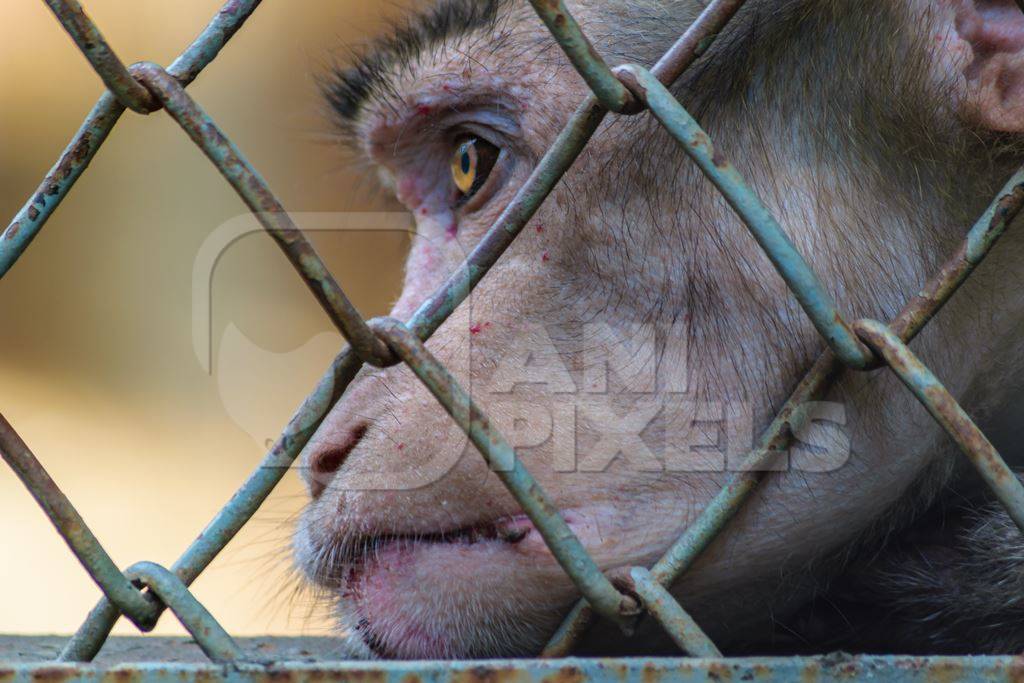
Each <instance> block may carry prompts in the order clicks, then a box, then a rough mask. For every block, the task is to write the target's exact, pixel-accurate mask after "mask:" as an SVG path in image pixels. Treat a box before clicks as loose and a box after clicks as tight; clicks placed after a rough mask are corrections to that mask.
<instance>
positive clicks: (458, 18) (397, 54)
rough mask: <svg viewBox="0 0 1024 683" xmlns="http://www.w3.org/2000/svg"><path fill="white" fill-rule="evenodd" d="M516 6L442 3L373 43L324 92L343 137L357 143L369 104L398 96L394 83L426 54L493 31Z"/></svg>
mask: <svg viewBox="0 0 1024 683" xmlns="http://www.w3.org/2000/svg"><path fill="white" fill-rule="evenodd" d="M511 4H512V0H442V1H441V2H439V3H438V4H437V5H435V6H434V7H433V8H432V9H430V10H427V11H424V12H420V13H417V14H414V15H413V16H412V17H411V18H409V19H407V20H406V22H405V23H404V24H403V25H400V26H393V27H392V31H391V33H390V34H388V35H385V36H384V37H383V38H380V39H378V40H376V41H375V42H373V43H371V45H370V46H369V48H368V49H367V50H365V51H364V52H363V53H362V54H357V55H355V57H354V60H353V63H352V64H351V65H350V66H347V67H339V68H335V69H333V70H332V71H331V72H330V73H329V74H328V75H327V77H326V78H323V79H321V82H320V89H321V92H322V93H323V96H324V98H325V99H326V100H327V104H328V105H329V107H330V109H331V111H332V113H333V115H334V119H335V123H336V124H337V125H338V126H339V127H340V128H341V131H342V133H344V134H346V135H347V136H349V137H354V135H355V126H356V124H357V123H358V120H359V116H360V114H361V113H362V111H363V110H364V108H365V107H366V105H367V103H368V102H370V101H372V100H374V99H377V98H380V97H384V96H388V95H398V94H399V93H398V88H397V85H396V81H397V79H398V77H399V75H400V74H402V73H407V72H408V71H409V69H411V68H412V67H414V66H415V65H416V63H417V62H418V61H419V60H420V59H421V58H422V56H423V55H424V54H425V53H426V52H427V51H428V50H433V49H436V48H438V47H440V46H443V45H445V44H446V43H448V42H451V41H455V40H458V39H459V38H462V37H465V36H467V35H469V34H471V33H474V32H476V31H480V30H484V29H487V28H493V27H494V26H495V25H496V24H497V22H498V20H499V18H500V17H501V16H502V15H503V12H502V10H504V9H506V8H507V7H509V6H510V5H511Z"/></svg>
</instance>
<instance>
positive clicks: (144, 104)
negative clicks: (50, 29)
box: [44, 0, 159, 114]
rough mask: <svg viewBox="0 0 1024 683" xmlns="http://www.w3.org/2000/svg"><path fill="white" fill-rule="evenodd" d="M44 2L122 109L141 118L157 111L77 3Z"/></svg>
mask: <svg viewBox="0 0 1024 683" xmlns="http://www.w3.org/2000/svg"><path fill="white" fill-rule="evenodd" d="M44 1H45V2H46V4H47V6H49V8H50V10H51V11H52V12H53V13H54V14H55V15H56V17H57V20H58V21H60V23H61V26H63V27H64V30H65V31H67V32H68V35H70V36H71V39H72V40H74V41H75V44H76V45H78V49H79V50H81V51H82V54H83V55H85V58H86V59H88V60H89V63H90V64H92V68H93V69H94V70H95V71H96V73H97V74H99V77H100V78H101V79H103V83H104V84H105V85H106V86H107V89H108V90H110V92H111V93H113V95H114V97H116V98H117V101H118V102H120V103H121V105H122V106H125V107H127V108H129V109H131V110H133V111H136V112H139V113H140V114H148V113H150V112H151V111H154V110H156V109H157V108H159V104H157V103H156V101H155V100H154V99H153V96H152V95H150V94H149V91H148V90H146V89H145V88H144V87H143V86H141V85H140V84H139V83H138V82H137V81H136V80H135V79H134V78H132V75H131V74H130V73H128V67H126V66H125V65H124V62H122V61H121V60H120V59H119V58H118V56H117V54H115V53H114V49H113V48H112V47H110V45H109V43H107V41H106V39H105V38H104V37H103V34H102V33H100V30H99V28H98V27H97V26H96V24H95V23H93V21H92V19H90V18H89V15H87V14H86V13H85V10H84V9H82V5H81V4H80V3H79V2H78V0H44Z"/></svg>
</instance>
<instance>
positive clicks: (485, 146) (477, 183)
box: [451, 135, 501, 207]
mask: <svg viewBox="0 0 1024 683" xmlns="http://www.w3.org/2000/svg"><path fill="white" fill-rule="evenodd" d="M500 156H501V150H500V149H498V148H497V147H495V146H494V145H492V144H491V143H490V142H487V141H486V140H483V139H481V138H478V137H475V136H472V135H461V136H459V137H458V138H456V139H455V146H454V149H453V150H452V159H451V174H452V182H454V183H455V188H456V189H457V190H458V195H457V197H456V201H455V206H456V207H461V206H463V205H465V204H466V203H467V202H469V200H470V199H472V198H473V197H474V196H475V195H476V194H477V193H478V192H479V191H480V189H481V188H482V187H483V186H484V185H485V184H487V179H488V178H489V177H490V175H491V172H492V171H493V170H494V167H495V165H497V163H498V157H500Z"/></svg>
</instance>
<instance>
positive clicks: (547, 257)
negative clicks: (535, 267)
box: [540, 251, 551, 263]
mask: <svg viewBox="0 0 1024 683" xmlns="http://www.w3.org/2000/svg"><path fill="white" fill-rule="evenodd" d="M540 260H541V261H543V262H544V263H547V262H548V261H550V260H551V255H550V254H548V252H546V251H545V252H544V253H543V254H541V255H540Z"/></svg>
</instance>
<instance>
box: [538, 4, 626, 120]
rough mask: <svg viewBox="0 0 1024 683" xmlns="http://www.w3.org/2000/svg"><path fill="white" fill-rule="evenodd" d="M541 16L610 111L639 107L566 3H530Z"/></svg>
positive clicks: (584, 78) (595, 94)
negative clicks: (595, 47)
mask: <svg viewBox="0 0 1024 683" xmlns="http://www.w3.org/2000/svg"><path fill="white" fill-rule="evenodd" d="M530 4H531V5H533V9H534V10H536V12H537V15H538V16H540V18H541V19H542V20H543V21H544V24H545V25H546V26H547V27H548V30H549V31H551V34H552V35H553V36H554V37H555V40H556V41H558V44H559V45H560V46H561V48H562V50H563V51H564V52H565V54H566V56H567V57H568V58H569V61H570V62H572V65H573V66H574V67H576V71H577V72H578V73H579V74H580V76H582V77H583V80H585V81H586V82H587V85H589V86H590V89H591V90H592V91H593V92H594V96H595V97H597V101H598V102H600V103H601V105H602V106H604V107H605V108H606V109H609V110H611V111H614V112H626V111H629V110H632V109H633V108H634V107H635V104H636V103H635V102H634V99H633V95H632V93H630V92H629V90H628V89H627V88H626V87H625V86H624V85H622V83H620V82H619V79H618V78H617V77H616V76H615V74H614V73H612V70H611V69H610V68H609V67H608V63H607V62H605V61H604V58H603V57H601V55H600V54H598V52H597V50H596V49H594V46H593V45H592V44H591V42H590V40H589V39H588V38H587V36H586V34H585V33H584V32H583V29H582V28H581V27H580V25H579V23H577V21H576V19H575V18H574V17H573V16H572V13H571V12H570V11H569V8H568V7H566V5H565V3H564V2H563V1H562V0H530Z"/></svg>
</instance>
